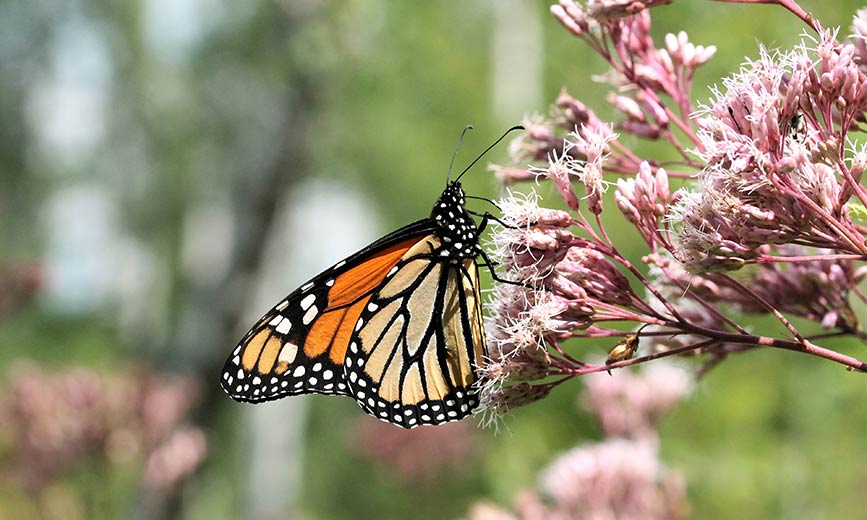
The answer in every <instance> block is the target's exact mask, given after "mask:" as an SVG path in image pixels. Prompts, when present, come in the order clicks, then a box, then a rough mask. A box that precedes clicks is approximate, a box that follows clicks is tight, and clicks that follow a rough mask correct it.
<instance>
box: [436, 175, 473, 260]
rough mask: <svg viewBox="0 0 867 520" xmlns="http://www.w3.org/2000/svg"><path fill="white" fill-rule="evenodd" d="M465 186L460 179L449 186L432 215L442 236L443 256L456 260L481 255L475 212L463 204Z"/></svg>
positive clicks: (441, 251)
mask: <svg viewBox="0 0 867 520" xmlns="http://www.w3.org/2000/svg"><path fill="white" fill-rule="evenodd" d="M464 203H465V198H464V190H463V189H461V185H460V183H459V182H451V183H449V185H448V186H446V189H445V191H443V193H442V195H440V198H439V199H438V200H437V202H436V204H435V205H434V208H433V211H431V215H430V218H431V220H433V222H434V223H435V224H436V226H437V228H438V232H437V234H438V235H439V236H440V238H442V248H441V249H440V250H439V254H440V255H441V256H445V257H449V261H450V263H453V264H457V263H460V262H461V261H462V260H464V259H466V258H475V257H476V256H478V254H479V253H478V244H479V229H478V227H477V226H476V221H475V220H474V219H473V216H472V215H471V214H470V213H469V212H468V211H467V209H466V208H465V207H464Z"/></svg>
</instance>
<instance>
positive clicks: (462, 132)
mask: <svg viewBox="0 0 867 520" xmlns="http://www.w3.org/2000/svg"><path fill="white" fill-rule="evenodd" d="M472 129H473V125H467V126H465V127H464V129H463V130H461V136H460V137H458V144H457V145H456V146H455V153H453V154H452V162H450V163H449V173H448V175H446V184H448V183H449V182H451V179H452V168H454V166H455V158H456V157H457V156H458V150H460V149H461V143H462V142H463V141H464V136H465V135H466V134H467V131H469V130H472Z"/></svg>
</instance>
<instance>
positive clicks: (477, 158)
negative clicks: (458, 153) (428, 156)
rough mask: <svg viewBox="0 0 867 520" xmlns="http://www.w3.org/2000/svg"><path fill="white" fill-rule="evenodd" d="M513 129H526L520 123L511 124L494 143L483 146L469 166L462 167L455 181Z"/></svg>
mask: <svg viewBox="0 0 867 520" xmlns="http://www.w3.org/2000/svg"><path fill="white" fill-rule="evenodd" d="M515 130H526V129H525V128H524V127H523V126H521V125H515V126H513V127H512V128H510V129H508V130H506V131H505V132H503V135H501V136H500V138H499V139H497V140H496V141H494V143H493V144H492V145H491V146H489V147H487V148H485V151H484V152H482V153H480V154H479V156H478V157H476V160H475V161H473V162H471V163H470V165H469V166H467V167H466V168H464V171H462V172H461V174H460V175H458V178H457V179H455V182H457V181H459V180H461V177H463V176H464V174H465V173H467V172H468V171H469V169H470V168H472V167H473V166H474V165H475V164H476V163H477V162H479V159H481V158H482V157H484V156H485V154H486V153H488V152H490V151H491V148H493V147H495V146H497V145H498V144H500V141H502V140H503V139H505V138H506V136H507V135H509V134H510V133H512V132H514V131H515Z"/></svg>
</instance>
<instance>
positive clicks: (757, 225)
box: [483, 0, 867, 413]
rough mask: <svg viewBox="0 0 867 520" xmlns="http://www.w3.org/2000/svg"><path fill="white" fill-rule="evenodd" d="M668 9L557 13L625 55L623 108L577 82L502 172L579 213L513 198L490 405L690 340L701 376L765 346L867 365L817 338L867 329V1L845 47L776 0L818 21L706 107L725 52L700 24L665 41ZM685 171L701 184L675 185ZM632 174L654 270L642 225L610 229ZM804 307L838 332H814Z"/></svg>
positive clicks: (504, 405)
mask: <svg viewBox="0 0 867 520" xmlns="http://www.w3.org/2000/svg"><path fill="white" fill-rule="evenodd" d="M730 1H734V0H730ZM661 3H668V2H638V1H627V0H620V1H618V0H611V1H606V2H588V3H587V4H586V5H585V6H581V5H579V4H578V3H576V2H574V1H572V0H561V1H560V2H559V3H558V4H557V5H554V6H553V7H552V8H551V12H552V13H553V15H554V16H555V17H556V19H557V20H559V21H560V23H561V24H562V25H563V26H564V27H565V28H566V29H567V30H568V31H570V32H571V33H572V34H574V35H575V36H576V37H578V38H579V39H580V40H581V41H583V42H584V43H585V44H587V45H589V46H590V47H591V48H592V49H594V50H595V51H596V52H597V53H598V54H599V55H600V56H601V57H602V58H603V59H604V60H605V61H606V62H607V63H608V64H609V65H610V67H611V70H610V73H609V74H608V75H607V76H606V78H607V79H608V81H610V82H611V84H612V86H613V92H612V94H611V95H610V96H609V97H608V101H609V102H610V103H612V105H613V106H614V108H615V109H616V111H617V112H618V113H619V114H620V117H619V119H618V120H617V121H614V122H612V123H606V122H603V121H602V120H600V119H599V118H598V117H597V116H596V114H595V113H594V112H593V111H592V110H591V109H590V108H588V106H587V105H585V104H584V103H582V102H581V101H579V100H577V99H574V98H573V97H572V96H570V95H569V94H568V93H566V91H565V90H564V91H563V92H561V94H560V95H559V97H558V98H557V99H556V101H555V102H554V105H553V107H552V109H551V113H550V114H549V115H548V116H540V115H537V116H533V117H531V118H530V119H529V120H528V121H527V122H526V126H527V129H528V130H527V132H526V133H525V134H523V135H522V136H521V137H519V138H518V139H516V140H515V141H514V142H513V143H512V146H511V148H510V152H511V155H512V159H513V165H511V166H507V167H501V168H497V169H496V171H497V175H498V178H499V179H500V180H501V181H502V182H503V183H504V184H507V185H512V184H515V183H518V182H521V181H528V180H536V181H550V182H551V183H552V184H553V186H554V187H555V188H556V190H557V193H558V194H559V196H560V198H562V201H563V203H564V204H565V207H566V208H567V209H566V210H556V209H547V208H544V207H542V206H540V203H539V200H538V197H537V196H536V195H535V194H534V193H533V192H532V191H531V192H529V193H528V194H524V195H520V194H514V193H513V194H511V195H510V196H508V197H506V198H505V199H503V200H502V201H501V203H500V205H501V208H502V213H503V222H504V223H505V224H506V225H505V226H503V227H502V229H500V230H499V231H498V232H497V233H496V234H495V235H494V237H493V238H492V244H491V245H492V249H493V251H492V257H493V258H494V259H495V260H496V261H498V262H500V263H501V264H502V265H503V266H504V268H505V271H506V273H507V274H508V275H509V276H510V277H511V278H512V280H514V281H516V282H519V284H520V285H509V286H503V287H500V288H499V289H497V291H496V294H495V296H494V298H493V299H492V301H491V302H490V303H489V311H490V312H489V315H490V319H489V322H488V324H487V329H488V333H489V338H490V341H489V351H490V356H491V360H490V362H489V363H488V364H487V366H486V367H485V368H484V369H483V370H484V376H485V386H484V390H483V399H484V401H485V402H486V403H487V405H488V409H490V410H493V411H494V412H496V413H503V412H506V411H508V410H510V409H512V408H514V407H515V406H520V405H523V404H527V403H529V402H532V401H534V400H537V399H541V398H543V397H544V396H546V395H547V394H548V393H549V392H550V390H551V389H552V388H553V387H554V386H557V385H559V384H561V383H563V382H564V381H567V380H569V379H571V378H574V377H577V376H581V375H583V374H587V373H591V372H599V371H602V370H610V369H616V368H620V367H625V366H629V365H633V364H638V363H643V362H646V361H650V360H653V359H657V358H661V357H666V356H671V355H678V354H689V355H691V356H694V357H698V358H700V359H701V360H703V361H704V364H703V365H701V367H700V373H701V372H702V371H706V370H708V369H710V368H711V367H712V366H715V364H716V363H718V362H720V361H721V360H722V359H724V358H725V357H726V356H727V355H728V354H731V353H734V352H741V351H744V350H749V349H754V348H760V347H774V348H780V349H787V350H792V351H797V352H802V353H806V354H810V355H814V356H818V357H821V358H824V359H827V360H831V361H834V362H837V363H840V364H842V365H844V366H845V367H846V368H847V369H849V370H851V371H858V372H867V363H865V362H863V361H861V360H858V359H855V358H853V357H850V356H847V355H844V354H842V353H840V352H836V351H834V350H831V349H830V348H828V347H827V346H820V345H818V344H816V343H815V342H814V341H818V340H819V338H828V337H831V336H839V335H855V336H858V337H862V338H863V337H867V335H865V334H864V333H863V332H862V331H861V328H860V325H859V324H858V321H857V319H856V317H855V313H854V312H852V307H851V305H850V298H852V297H855V298H859V299H861V300H862V301H867V299H865V298H864V295H863V294H862V293H861V292H860V291H859V289H858V287H857V284H858V282H859V281H860V280H861V279H862V278H863V276H864V273H865V272H867V271H865V269H864V267H863V262H864V260H867V225H865V224H864V222H865V220H867V191H865V189H864V188H863V187H862V186H861V178H862V176H863V173H864V170H865V168H867V147H865V146H864V145H863V144H860V143H858V142H857V141H856V140H855V139H854V137H853V132H852V131H853V130H859V129H861V128H862V127H861V126H860V125H862V124H863V123H864V122H865V121H867V116H865V111H867V76H865V71H867V44H865V41H867V10H865V11H862V12H859V14H858V16H856V17H855V22H854V32H855V34H854V35H853V37H852V40H851V41H841V40H840V39H838V38H837V32H836V31H832V30H827V29H822V28H821V27H820V26H819V24H818V22H816V21H815V20H813V19H812V18H811V17H810V16H809V15H808V14H806V12H804V11H803V10H801V9H800V7H799V6H797V4H796V2H794V1H793V0H776V1H774V2H764V3H778V4H779V5H780V6H782V7H784V8H786V9H788V10H789V11H791V12H792V13H794V14H795V15H797V16H798V17H799V18H800V19H801V20H803V21H805V22H806V23H807V24H808V27H809V28H810V29H811V30H814V31H815V35H814V36H810V35H805V36H804V37H803V40H802V43H801V44H800V45H798V46H797V47H796V48H794V49H791V50H787V51H783V50H780V51H772V50H769V49H765V48H761V49H760V50H759V56H758V58H757V59H754V60H750V61H748V62H747V63H745V64H744V65H743V66H742V68H741V69H740V71H738V72H736V73H734V74H732V75H731V76H729V77H727V78H725V79H723V80H722V84H721V86H719V87H715V88H714V89H713V90H712V99H711V100H709V101H708V102H707V103H706V104H700V105H699V108H698V109H696V107H695V105H694V104H693V101H692V95H691V89H692V83H693V79H694V75H695V72H696V70H697V69H698V68H699V67H701V66H702V65H703V64H705V63H706V62H707V61H708V60H709V59H711V58H712V56H713V55H714V53H715V52H716V48H715V47H714V46H712V45H709V46H701V45H696V44H694V43H691V42H690V40H689V38H688V37H687V35H686V33H684V32H680V33H678V34H669V35H667V36H666V37H665V39H664V40H665V41H664V45H662V46H657V45H656V43H655V42H654V41H653V39H652V37H651V35H650V23H651V17H650V11H649V9H648V8H650V7H653V6H654V5H658V4H661ZM675 129H676V130H677V131H674V130H675ZM622 134H631V135H632V136H637V137H640V138H642V139H649V140H655V141H660V142H662V143H666V144H668V145H669V146H670V147H671V150H672V151H673V152H674V153H675V154H676V155H677V156H678V157H679V159H678V160H676V161H667V162H665V163H664V167H663V162H662V161H661V160H659V159H656V158H654V157H652V156H644V155H641V154H640V153H638V152H637V151H635V150H633V149H630V148H629V147H628V146H627V144H626V143H625V142H624V141H622V140H621V138H620V136H621V135H622ZM528 162H529V163H530V164H529V165H527V166H523V165H525V164H527V163H528ZM612 177H613V178H612ZM672 178H678V179H681V180H682V181H681V182H679V184H682V185H683V187H681V188H680V189H677V190H676V191H673V190H672V189H671V186H670V180H671V179H672ZM576 183H580V184H581V185H583V191H577V190H576V188H575V186H576ZM615 184H616V190H615V191H614V197H613V199H614V203H615V205H616V207H617V209H618V210H619V211H620V213H621V214H622V215H623V216H625V217H626V219H627V221H628V222H629V223H630V224H631V225H632V227H633V228H634V230H635V236H636V237H637V238H638V239H639V240H640V241H641V243H642V244H643V246H644V248H645V250H646V253H645V254H644V255H643V256H642V258H641V261H642V262H643V263H644V264H645V266H644V267H639V266H637V265H635V264H634V263H633V261H632V260H630V259H629V258H627V256H626V255H624V254H623V253H621V251H620V249H619V248H618V247H622V242H623V241H624V238H623V236H622V233H621V234H618V236H617V237H616V240H615V237H612V236H611V235H610V234H609V233H608V232H607V230H606V228H605V225H604V221H603V218H602V215H603V214H604V213H605V209H606V204H610V203H609V202H607V200H608V198H607V197H605V196H604V194H605V192H606V191H607V190H608V189H609V188H610V187H611V186H614V185H615ZM626 240H628V238H627V239H626ZM744 313H752V314H768V315H770V316H773V317H774V318H775V319H777V320H778V321H779V322H780V323H781V324H782V325H783V326H784V330H785V331H786V333H785V334H783V335H778V336H770V335H768V336H765V335H761V334H756V333H752V332H749V331H747V330H746V329H745V328H744V327H743V326H742V325H741V324H740V323H739V322H738V319H737V317H738V316H740V315H742V314H744ZM792 316H797V317H800V318H805V319H807V320H810V321H812V322H814V323H815V325H816V328H824V329H826V330H825V331H824V332H822V333H821V334H820V335H816V334H815V333H814V336H809V335H807V333H806V332H803V331H801V330H799V329H797V328H796V327H795V326H794V325H793V323H792V322H791V321H790V318H791V317H792ZM628 328H632V330H631V331H630V330H628ZM624 329H627V330H624ZM805 330H809V327H807V328H806V329H805ZM774 332H775V333H776V332H777V331H776V330H775V331H774ZM578 338H581V339H583V340H585V341H583V342H578V341H575V340H576V339H578ZM567 340H568V341H567ZM599 345H605V346H604V347H602V348H600V347H599ZM602 349H611V350H610V352H608V355H607V356H606V355H605V352H606V350H602ZM600 358H601V359H604V362H598V361H595V359H600Z"/></svg>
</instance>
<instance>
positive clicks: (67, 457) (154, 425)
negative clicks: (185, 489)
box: [0, 363, 207, 493]
mask: <svg viewBox="0 0 867 520" xmlns="http://www.w3.org/2000/svg"><path fill="white" fill-rule="evenodd" d="M9 373H10V374H9V378H8V388H7V389H5V391H4V393H3V394H2V395H0V424H2V425H3V426H2V435H3V437H4V438H5V439H6V442H7V443H8V445H9V450H8V457H6V458H5V459H4V460H3V461H2V465H3V467H4V470H5V471H6V472H7V473H8V474H11V475H13V476H14V478H15V479H16V480H18V481H19V482H20V483H21V484H22V485H23V486H24V488H25V489H26V490H28V491H29V492H31V493H37V492H39V491H40V490H42V489H43V488H45V487H46V486H48V485H49V484H51V483H53V482H55V481H57V480H58V479H60V478H62V477H63V476H64V474H66V473H67V472H68V471H71V470H72V469H74V468H75V467H76V466H77V465H78V464H82V463H84V462H85V461H93V460H100V461H105V462H107V463H108V464H107V465H106V467H111V466H119V465H123V464H129V463H135V462H136V461H139V460H140V461H142V463H143V465H144V472H143V484H144V485H145V486H146V487H159V488H167V487H171V486H174V485H177V484H178V482H180V481H182V480H183V479H184V478H186V477H187V476H189V475H190V474H191V473H192V472H193V471H195V469H197V468H198V467H199V465H200V464H201V463H202V461H203V460H204V458H205V456H206V454H207V443H206V440H205V436H204V434H203V432H201V430H199V429H197V428H195V427H192V426H184V422H185V421H186V417H187V414H188V413H189V411H190V410H191V407H192V405H193V404H194V403H195V402H196V401H197V399H198V398H197V394H198V390H197V385H196V384H195V383H194V382H193V381H191V380H188V379H185V378H181V377H167V376H158V375H154V374H151V373H149V372H145V371H137V372H130V371H124V372H122V373H115V374H112V375H104V374H100V373H98V372H96V371H93V370H90V369H86V368H73V369H69V370H66V371H63V372H57V371H52V372H48V371H42V370H41V369H38V368H36V367H35V366H33V365H30V364H25V363H15V364H12V365H11V366H10V369H9Z"/></svg>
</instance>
